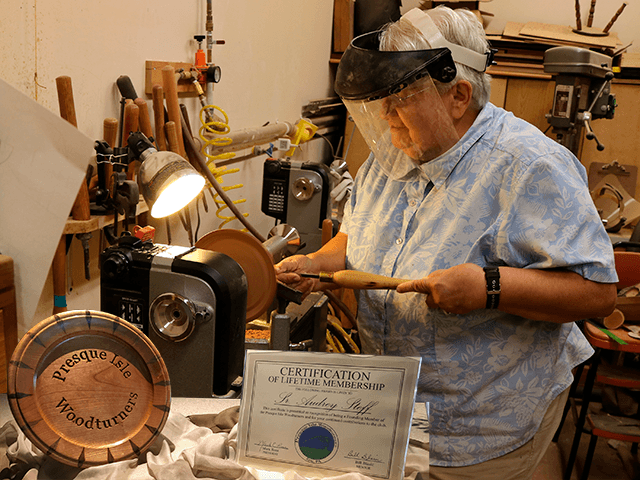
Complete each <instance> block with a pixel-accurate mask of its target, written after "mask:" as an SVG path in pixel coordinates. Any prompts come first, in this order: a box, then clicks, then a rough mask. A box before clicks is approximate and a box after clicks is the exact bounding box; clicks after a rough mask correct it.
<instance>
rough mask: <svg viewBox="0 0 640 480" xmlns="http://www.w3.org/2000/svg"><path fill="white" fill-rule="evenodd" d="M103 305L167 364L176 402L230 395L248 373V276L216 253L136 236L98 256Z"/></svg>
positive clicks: (237, 266)
mask: <svg viewBox="0 0 640 480" xmlns="http://www.w3.org/2000/svg"><path fill="white" fill-rule="evenodd" d="M100 264H101V275H100V307H101V310H103V311H105V312H108V313H111V314H113V315H117V316H118V317H120V318H123V319H124V320H127V321H129V322H131V323H133V324H134V325H135V326H137V327H138V328H140V329H141V330H142V332H143V333H144V334H146V335H147V336H148V337H149V339H150V340H151V341H152V342H153V343H154V345H155V346H156V348H157V349H158V350H159V352H160V354H161V355H162V358H163V360H164V362H165V364H166V365H167V369H168V371H169V377H170V379H171V392H172V396H174V397H200V398H207V397H212V396H225V395H228V394H229V392H230V391H232V390H233V389H234V388H237V386H238V383H239V380H241V377H242V374H243V365H244V343H245V324H246V309H247V279H246V276H245V273H244V271H243V270H242V268H241V267H240V265H238V263H236V262H235V261H234V260H233V259H232V258H231V257H229V256H227V255H224V254H222V253H219V252H213V251H209V250H202V249H198V248H188V247H180V246H169V245H161V244H154V243H152V242H143V241H141V240H139V239H137V238H136V237H133V236H124V237H121V238H120V240H119V242H118V244H117V245H115V246H112V247H109V248H107V249H106V250H104V252H102V254H101V256H100Z"/></svg>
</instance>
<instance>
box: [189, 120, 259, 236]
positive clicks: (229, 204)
mask: <svg viewBox="0 0 640 480" xmlns="http://www.w3.org/2000/svg"><path fill="white" fill-rule="evenodd" d="M180 119H181V123H182V129H183V131H186V132H188V131H189V130H188V126H187V122H186V121H185V119H184V116H183V115H181V116H180ZM185 129H186V130H185ZM183 137H184V139H185V140H186V145H185V147H186V149H187V150H188V151H190V152H191V155H192V156H193V158H195V159H196V160H197V162H198V165H199V166H200V169H201V171H202V173H204V175H205V176H206V177H207V180H209V183H211V185H212V186H213V188H214V189H215V190H216V192H217V193H218V195H220V198H222V201H223V202H224V203H225V204H226V205H227V207H229V209H230V210H231V211H232V212H233V214H234V215H235V216H236V218H237V219H238V220H239V221H240V223H242V224H243V225H244V226H245V227H246V228H247V230H249V232H251V234H252V235H253V236H254V237H256V238H257V239H258V240H259V241H260V243H264V242H266V240H267V239H266V238H264V236H262V235H261V234H260V232H258V230H256V229H255V227H254V226H253V225H251V224H250V223H249V222H248V220H247V219H246V218H245V217H244V215H243V214H242V212H240V210H238V207H236V206H235V204H234V203H233V201H232V200H231V199H230V198H229V196H228V195H227V193H226V192H225V191H224V190H223V189H222V187H221V186H220V184H219V183H218V181H217V180H216V178H215V176H214V175H213V173H212V172H211V170H209V167H208V166H207V162H206V161H205V159H204V157H203V156H202V154H201V153H200V152H199V151H198V147H197V146H196V144H195V142H194V140H193V137H192V136H191V135H183Z"/></svg>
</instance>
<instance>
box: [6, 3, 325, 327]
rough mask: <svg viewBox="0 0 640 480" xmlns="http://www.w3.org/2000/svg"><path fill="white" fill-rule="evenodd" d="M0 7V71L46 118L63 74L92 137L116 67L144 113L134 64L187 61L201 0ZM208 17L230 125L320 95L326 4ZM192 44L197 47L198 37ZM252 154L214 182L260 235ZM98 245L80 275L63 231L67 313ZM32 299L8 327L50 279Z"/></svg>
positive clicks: (95, 296) (268, 117)
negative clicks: (220, 42)
mask: <svg viewBox="0 0 640 480" xmlns="http://www.w3.org/2000/svg"><path fill="white" fill-rule="evenodd" d="M2 3H3V5H2V6H3V14H2V17H1V18H0V35H1V38H2V41H3V48H2V49H1V51H0V64H1V65H2V67H3V68H2V71H1V73H0V77H1V78H2V79H3V80H5V81H7V82H8V83H10V84H11V85H13V86H15V87H16V88H17V89H18V90H20V91H22V92H23V93H25V94H27V95H28V96H30V97H31V98H33V99H35V100H36V101H37V102H38V103H40V104H41V105H43V106H45V107H46V108H48V109H50V110H51V111H53V112H55V113H56V114H57V113H59V108H58V100H57V91H56V85H55V78H56V77H58V76H61V75H68V76H69V77H71V79H72V82H73V93H74V100H75V107H76V115H77V120H78V128H79V130H81V131H82V132H83V133H85V134H86V135H88V136H89V137H90V138H93V139H100V138H102V123H103V120H104V119H105V118H107V117H115V118H118V117H119V100H120V94H119V92H118V90H117V87H116V84H115V81H116V79H117V78H118V77H119V76H120V75H128V76H129V77H130V78H131V80H132V82H133V84H134V87H135V88H136V91H137V93H138V95H140V96H142V97H143V98H146V99H147V100H148V104H149V108H150V110H151V99H150V98H149V97H146V96H145V95H144V77H145V61H146V60H158V61H173V62H193V59H194V55H195V52H196V49H197V42H196V41H195V40H194V39H193V36H194V35H203V34H205V33H206V32H205V21H206V0H199V1H189V2H175V1H170V0H157V1H155V2H131V1H127V0H111V1H109V2H87V1H84V0H63V1H60V2H51V1H45V0H5V1H3V2H2ZM213 16H214V31H213V35H214V38H215V39H221V40H225V44H224V45H215V46H214V48H213V61H214V63H215V64H217V65H220V67H221V68H222V79H221V82H220V83H218V84H217V85H215V88H214V92H213V94H212V96H211V99H210V100H211V101H212V103H214V104H216V105H218V106H220V107H222V108H223V109H224V110H225V111H226V112H227V114H228V115H229V119H230V126H231V128H232V129H234V130H236V129H243V128H254V127H259V126H261V125H263V124H265V123H266V122H276V121H278V120H280V121H287V122H290V123H295V122H296V121H297V120H298V119H299V118H300V112H301V107H302V106H303V105H305V104H307V103H308V102H309V101H311V100H316V99H320V98H326V97H327V96H328V95H330V94H331V92H332V88H331V85H332V81H333V80H332V78H331V70H330V66H329V55H330V53H331V31H332V17H333V1H332V0H321V1H316V2H300V1H298V0H272V1H269V2H259V1H250V0H213ZM203 48H204V49H205V50H206V45H203ZM184 103H185V104H186V105H187V106H188V108H189V111H190V115H191V122H192V125H195V123H196V122H198V121H199V120H198V112H199V106H200V105H199V102H198V100H197V98H186V99H185V100H184ZM322 143H323V142H322V141H321V140H319V141H314V142H310V144H309V145H308V146H305V148H303V151H302V154H303V155H305V154H306V155H307V156H313V155H314V154H315V153H314V152H317V150H318V149H319V148H320V145H319V144H322ZM311 144H316V145H311ZM264 159H265V157H264V156H261V157H256V158H254V159H252V160H249V161H246V162H243V163H241V164H239V165H236V166H238V167H239V168H240V172H238V173H237V174H233V175H228V176H225V180H224V182H225V183H224V184H225V185H235V184H243V185H244V187H243V188H242V189H239V190H237V191H233V192H230V196H231V197H232V198H234V199H237V198H246V200H247V201H246V203H244V204H242V205H241V206H239V207H240V208H241V210H242V211H243V212H249V217H248V219H249V220H250V221H251V222H252V223H253V224H254V225H255V226H256V228H257V229H258V230H259V231H261V232H263V234H264V235H266V234H267V233H268V231H269V229H270V228H271V227H272V226H273V224H274V220H273V219H271V218H269V217H266V216H265V215H263V214H262V213H261V212H260V195H259V193H260V191H261V185H262V163H263V161H264ZM209 203H210V204H212V202H211V201H210V202H209ZM0 208H8V206H3V205H0ZM214 210H215V209H210V212H209V213H208V214H206V216H203V218H202V224H201V226H200V235H202V234H204V233H206V232H208V231H211V230H213V229H215V228H216V227H217V225H218V224H219V223H220V220H219V219H218V218H217V217H216V216H215V214H214V213H212V212H213V211H214ZM194 220H195V219H194ZM24 221H25V222H28V221H29V219H28V218H25V219H24ZM158 227H160V225H158ZM230 227H232V228H240V224H239V223H238V222H235V225H234V224H232V225H230ZM34 230H37V226H34ZM34 234H37V235H51V234H52V233H51V232H42V231H34ZM54 234H57V233H54ZM172 234H173V235H172V236H173V243H177V244H185V245H186V244H187V243H186V242H187V237H186V234H185V233H184V230H183V229H182V227H181V226H179V225H177V224H176V225H174V228H173V229H172ZM158 237H159V238H158ZM158 237H157V240H158V241H159V242H164V241H166V237H164V232H163V230H162V229H161V228H160V230H159V232H158ZM101 248H102V245H101V243H100V235H99V234H98V232H94V235H93V239H92V240H91V243H90V249H91V280H90V281H86V280H85V279H84V268H83V254H82V248H81V244H80V242H79V241H78V240H77V239H75V238H74V240H73V242H72V244H71V250H70V252H69V267H70V268H69V272H70V274H69V277H68V288H69V290H68V292H67V304H68V308H69V309H98V308H99V270H98V253H99V251H100V249H101ZM47 267H48V266H45V267H43V268H47ZM33 301H34V302H36V301H38V302H39V303H38V309H37V313H36V315H35V317H34V318H33V319H24V318H19V333H20V334H22V333H24V331H26V329H28V328H29V327H30V326H32V325H34V324H35V323H37V322H38V321H40V320H43V319H44V318H47V317H48V316H49V315H51V312H52V308H53V289H52V285H51V281H48V282H47V284H46V286H45V289H44V291H43V293H42V295H41V298H40V299H39V300H38V299H35V298H34V299H33ZM20 313H21V312H19V316H20Z"/></svg>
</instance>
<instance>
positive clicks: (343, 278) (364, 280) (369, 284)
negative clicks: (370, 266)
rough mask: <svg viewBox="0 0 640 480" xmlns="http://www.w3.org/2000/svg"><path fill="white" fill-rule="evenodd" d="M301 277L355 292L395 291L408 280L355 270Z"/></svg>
mask: <svg viewBox="0 0 640 480" xmlns="http://www.w3.org/2000/svg"><path fill="white" fill-rule="evenodd" d="M300 276H301V277H305V278H317V279H319V280H320V281H321V282H327V283H335V284H336V285H339V286H340V287H345V288H353V289H355V290H395V289H396V287H397V286H398V285H400V284H401V283H404V282H408V281H409V280H407V279H403V278H393V277H385V276H384V275H376V274H374V273H366V272H358V271H356V270H338V271H337V272H320V273H301V274H300Z"/></svg>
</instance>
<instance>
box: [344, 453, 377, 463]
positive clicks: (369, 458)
mask: <svg viewBox="0 0 640 480" xmlns="http://www.w3.org/2000/svg"><path fill="white" fill-rule="evenodd" d="M346 458H350V459H354V460H364V461H365V462H373V463H382V460H380V458H379V457H378V456H377V455H371V454H369V453H361V452H358V451H357V450H349V453H347V455H346Z"/></svg>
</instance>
